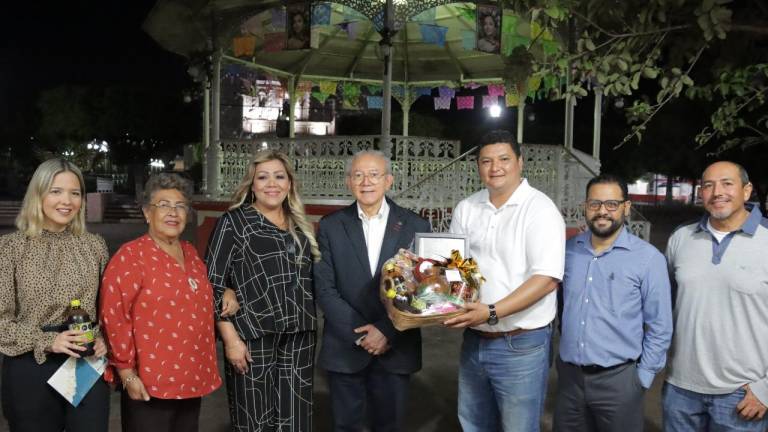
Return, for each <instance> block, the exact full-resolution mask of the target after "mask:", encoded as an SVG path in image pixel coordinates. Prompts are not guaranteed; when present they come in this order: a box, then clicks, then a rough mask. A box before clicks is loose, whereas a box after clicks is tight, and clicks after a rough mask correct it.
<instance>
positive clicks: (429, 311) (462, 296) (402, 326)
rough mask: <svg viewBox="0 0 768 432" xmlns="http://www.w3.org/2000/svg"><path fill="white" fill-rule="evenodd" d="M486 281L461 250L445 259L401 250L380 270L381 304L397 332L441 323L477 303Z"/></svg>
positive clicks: (472, 261)
mask: <svg viewBox="0 0 768 432" xmlns="http://www.w3.org/2000/svg"><path fill="white" fill-rule="evenodd" d="M484 281H485V279H483V277H482V276H481V275H480V272H479V271H478V269H477V264H476V263H475V262H474V260H472V258H468V259H464V258H462V256H461V254H460V253H459V251H457V250H454V251H452V252H451V257H450V258H447V259H445V260H433V259H426V258H421V257H419V256H417V255H414V254H413V253H411V252H410V251H408V250H405V249H401V250H400V251H399V252H398V253H397V255H395V256H394V257H392V258H390V259H389V260H387V261H386V262H385V263H384V266H383V267H382V270H381V287H380V290H379V291H380V296H381V301H382V302H383V303H384V306H385V307H386V308H387V313H388V314H389V318H390V319H391V320H392V323H393V324H394V326H395V328H396V329H398V330H401V331H402V330H407V329H411V328H416V327H425V326H429V325H436V324H442V323H443V322H444V321H445V320H447V319H449V318H451V317H454V316H456V315H459V314H460V313H462V311H463V306H464V304H465V303H471V302H474V301H477V298H478V295H479V290H480V285H482V283H483V282H484Z"/></svg>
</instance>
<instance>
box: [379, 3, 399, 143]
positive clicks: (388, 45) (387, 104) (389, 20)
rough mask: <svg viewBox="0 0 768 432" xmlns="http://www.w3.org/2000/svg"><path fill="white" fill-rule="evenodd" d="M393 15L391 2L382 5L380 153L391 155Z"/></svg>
mask: <svg viewBox="0 0 768 432" xmlns="http://www.w3.org/2000/svg"><path fill="white" fill-rule="evenodd" d="M394 29H395V14H394V5H393V3H392V0H387V2H386V4H385V5H384V28H383V29H382V30H381V42H379V44H380V45H381V50H382V53H383V55H384V85H383V87H384V88H383V95H382V98H383V99H384V101H383V102H384V105H383V107H382V110H381V149H380V150H381V151H382V152H384V154H385V155H388V156H391V155H392V142H391V141H392V138H391V124H392V36H393V35H394V33H395V30H394Z"/></svg>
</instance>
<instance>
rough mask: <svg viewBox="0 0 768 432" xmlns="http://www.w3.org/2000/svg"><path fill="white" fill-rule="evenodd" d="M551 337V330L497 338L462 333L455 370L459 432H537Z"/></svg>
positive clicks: (542, 403) (469, 332)
mask: <svg viewBox="0 0 768 432" xmlns="http://www.w3.org/2000/svg"><path fill="white" fill-rule="evenodd" d="M551 335H552V328H551V326H547V327H544V328H541V329H537V330H532V331H528V332H525V333H521V334H518V335H515V336H505V337H500V338H497V339H485V338H482V337H480V336H478V334H477V332H475V331H474V330H471V329H467V330H466V331H465V332H464V342H463V343H462V345H461V364H460V366H459V421H460V422H461V427H462V429H463V430H464V432H481V431H482V432H487V431H496V430H502V431H505V432H538V431H539V428H540V419H541V413H542V411H543V410H544V398H545V396H546V393H547V374H548V372H549V346H550V343H551Z"/></svg>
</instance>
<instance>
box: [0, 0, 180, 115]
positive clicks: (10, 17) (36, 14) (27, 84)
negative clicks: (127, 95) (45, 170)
mask: <svg viewBox="0 0 768 432" xmlns="http://www.w3.org/2000/svg"><path fill="white" fill-rule="evenodd" d="M154 3H155V2H154V1H151V0H130V1H123V2H115V1H110V0H107V1H95V0H93V1H82V0H73V1H30V2H26V1H18V2H7V3H5V4H4V5H3V16H4V18H5V19H4V20H3V25H2V30H0V31H1V32H2V37H1V38H0V47H1V49H0V53H1V54H0V121H3V122H6V121H8V120H9V119H11V118H14V119H16V120H18V117H19V116H18V115H17V116H12V113H13V112H27V111H28V110H29V109H30V107H34V105H35V103H36V99H37V96H38V95H39V93H40V91H44V90H46V89H50V88H54V87H57V86H60V85H70V84H71V85H123V84H125V85H148V86H152V87H154V86H158V87H161V88H165V89H167V90H168V91H178V92H179V101H181V99H182V95H181V90H182V89H183V88H185V86H191V83H190V82H189V79H188V78H187V76H186V72H185V70H186V66H185V64H186V61H185V59H184V58H182V57H180V56H178V55H176V54H173V53H170V52H168V51H165V50H163V49H162V48H161V47H160V46H158V45H157V44H156V43H155V42H154V41H153V40H152V39H151V38H150V37H149V35H147V34H146V33H144V31H143V30H142V29H141V25H142V22H143V20H144V18H145V17H146V15H147V14H148V12H149V11H150V10H151V8H152V6H153V4H154Z"/></svg>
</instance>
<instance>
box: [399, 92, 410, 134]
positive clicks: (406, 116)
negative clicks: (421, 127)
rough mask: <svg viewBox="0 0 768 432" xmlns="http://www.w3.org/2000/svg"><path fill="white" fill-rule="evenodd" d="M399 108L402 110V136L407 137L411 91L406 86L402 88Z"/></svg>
mask: <svg viewBox="0 0 768 432" xmlns="http://www.w3.org/2000/svg"><path fill="white" fill-rule="evenodd" d="M400 106H401V107H402V108H403V136H408V124H409V121H410V113H411V91H410V90H409V89H408V85H405V86H404V90H403V103H401V104H400Z"/></svg>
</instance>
